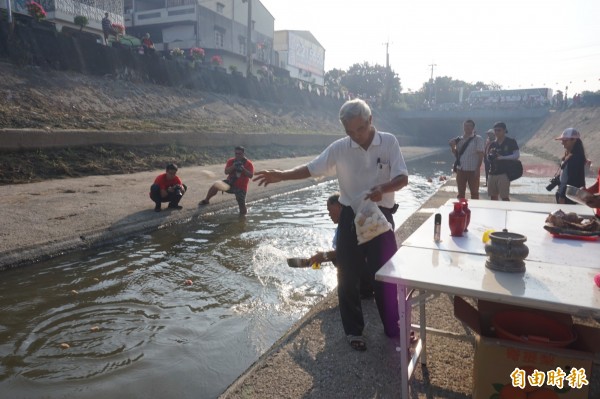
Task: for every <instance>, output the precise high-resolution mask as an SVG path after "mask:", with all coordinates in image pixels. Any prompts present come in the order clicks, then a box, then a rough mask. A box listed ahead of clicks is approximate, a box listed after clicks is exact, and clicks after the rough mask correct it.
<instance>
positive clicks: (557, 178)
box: [546, 176, 560, 191]
mask: <svg viewBox="0 0 600 399" xmlns="http://www.w3.org/2000/svg"><path fill="white" fill-rule="evenodd" d="M559 184H560V176H554V177H553V178H552V179H550V184H548V185H547V186H546V190H548V191H552V190H554V187H556V186H558V185H559Z"/></svg>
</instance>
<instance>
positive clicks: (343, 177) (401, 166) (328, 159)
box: [306, 131, 408, 208]
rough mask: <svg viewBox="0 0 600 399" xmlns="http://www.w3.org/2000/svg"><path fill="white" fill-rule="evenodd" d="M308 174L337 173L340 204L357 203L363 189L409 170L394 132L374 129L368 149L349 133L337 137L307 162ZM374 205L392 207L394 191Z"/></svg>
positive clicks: (325, 174) (387, 180)
mask: <svg viewBox="0 0 600 399" xmlns="http://www.w3.org/2000/svg"><path fill="white" fill-rule="evenodd" d="M306 166H307V167H308V170H309V172H310V174H311V176H333V175H336V174H337V178H338V181H339V185H340V199H339V201H340V203H341V204H342V205H346V206H353V205H354V206H356V205H357V204H358V203H359V202H360V200H362V199H363V198H364V195H365V193H366V192H368V191H369V190H370V189H371V188H373V187H374V186H376V185H378V184H382V183H387V182H389V181H390V180H391V179H393V178H394V177H397V176H399V175H405V176H408V169H407V168H406V164H405V163H404V158H403V157H402V151H400V144H398V140H397V139H396V137H395V136H394V135H393V134H390V133H385V132H378V131H376V132H375V136H374V137H373V141H372V142H371V145H370V146H369V148H368V149H367V150H365V149H364V148H362V147H361V146H359V145H358V144H356V143H355V142H354V141H352V139H351V138H350V137H348V136H346V137H344V138H342V139H339V140H336V141H334V142H333V143H331V144H330V145H329V147H327V148H326V149H325V151H323V152H322V153H321V154H320V155H319V156H318V157H317V158H315V159H313V160H312V161H310V162H309V163H308V164H307V165H306ZM377 205H379V206H382V207H384V208H391V207H393V206H394V193H393V192H391V193H385V194H383V199H382V200H381V201H379V202H378V203H377Z"/></svg>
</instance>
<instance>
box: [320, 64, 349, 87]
mask: <svg viewBox="0 0 600 399" xmlns="http://www.w3.org/2000/svg"><path fill="white" fill-rule="evenodd" d="M345 75H346V72H345V71H343V70H341V69H336V68H334V69H332V70H331V71H327V72H325V78H324V79H325V87H326V88H327V90H330V91H342V90H344V89H345V88H344V87H343V86H342V78H343V77H344V76H345Z"/></svg>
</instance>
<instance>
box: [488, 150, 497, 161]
mask: <svg viewBox="0 0 600 399" xmlns="http://www.w3.org/2000/svg"><path fill="white" fill-rule="evenodd" d="M496 158H498V150H496V149H495V148H492V149H490V152H489V153H488V159H489V160H490V161H493V160H495V159H496Z"/></svg>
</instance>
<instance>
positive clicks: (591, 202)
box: [585, 194, 600, 208]
mask: <svg viewBox="0 0 600 399" xmlns="http://www.w3.org/2000/svg"><path fill="white" fill-rule="evenodd" d="M585 204H586V205H587V206H589V207H590V208H600V195H598V194H595V195H594V196H593V197H590V199H588V200H587V201H585Z"/></svg>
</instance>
